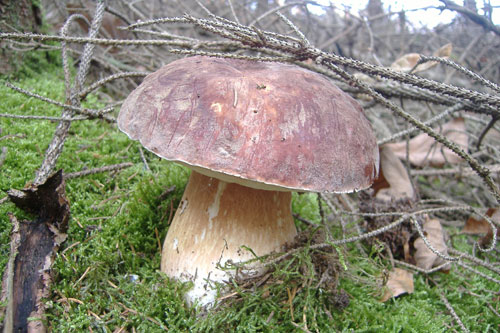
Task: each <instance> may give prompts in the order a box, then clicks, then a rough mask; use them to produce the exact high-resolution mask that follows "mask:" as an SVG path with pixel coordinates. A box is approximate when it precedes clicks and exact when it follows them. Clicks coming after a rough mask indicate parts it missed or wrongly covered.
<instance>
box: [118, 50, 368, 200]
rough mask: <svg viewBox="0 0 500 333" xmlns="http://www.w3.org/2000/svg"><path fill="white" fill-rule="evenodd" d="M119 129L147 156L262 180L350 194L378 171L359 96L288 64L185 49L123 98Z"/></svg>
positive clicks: (231, 179) (232, 178) (241, 178)
mask: <svg viewBox="0 0 500 333" xmlns="http://www.w3.org/2000/svg"><path fill="white" fill-rule="evenodd" d="M118 126H119V128H120V129H121V130H122V131H123V132H125V133H127V134H128V135H129V137H130V138H132V139H135V140H139V141H140V142H141V144H142V145H143V146H144V147H146V148H147V149H148V150H150V151H152V152H153V153H155V154H156V155H158V156H160V157H162V158H164V159H167V160H171V161H175V162H180V163H183V164H186V165H188V166H190V167H192V168H194V169H195V170H197V171H198V172H201V173H205V174H207V175H209V176H213V175H214V173H218V175H217V176H216V177H218V178H222V179H224V180H226V181H229V182H238V183H241V184H243V185H247V186H250V187H255V188H263V187H262V186H259V185H255V184H253V183H250V182H248V181H255V182H260V183H263V184H266V185H264V188H266V186H267V187H269V189H275V190H276V189H278V190H299V191H314V192H350V191H352V190H358V189H363V188H366V187H368V186H370V184H371V183H372V181H373V179H374V177H376V175H377V173H378V148H377V143H376V140H375V136H374V134H373V131H372V129H371V127H370V123H369V122H368V120H367V119H366V117H365V115H364V113H363V110H362V109H361V107H360V106H359V104H358V103H357V102H356V101H355V100H354V99H352V98H351V97H350V96H349V95H347V94H345V93H344V92H342V91H341V90H340V89H339V88H338V87H336V86H335V85H334V84H332V83H331V82H330V81H329V80H328V79H326V78H325V77H323V76H321V75H319V74H317V73H313V72H310V71H307V70H305V69H302V68H300V67H297V66H292V65H286V64H280V63H265V62H249V61H243V60H233V59H219V58H209V57H201V56H196V57H190V58H185V59H181V60H177V61H174V62H172V63H170V64H168V65H166V66H164V67H162V68H161V69H160V70H158V71H157V72H155V73H152V74H150V75H148V76H147V77H146V78H145V80H144V82H143V83H142V84H141V85H140V86H139V87H138V88H137V89H135V90H134V91H133V92H132V93H131V94H130V95H129V96H128V98H127V99H126V100H125V102H124V104H123V106H122V108H121V111H120V114H119V116H118Z"/></svg>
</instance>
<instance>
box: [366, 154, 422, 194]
mask: <svg viewBox="0 0 500 333" xmlns="http://www.w3.org/2000/svg"><path fill="white" fill-rule="evenodd" d="M372 188H373V189H374V190H375V197H376V198H378V199H382V200H385V201H391V200H393V199H400V198H404V197H406V198H413V197H414V196H415V192H414V191H413V186H412V184H411V181H410V177H409V176H408V172H407V171H406V168H405V167H404V165H403V163H402V162H401V161H400V160H399V159H398V157H397V156H396V155H395V154H394V152H393V151H392V150H391V148H389V147H387V146H382V147H380V173H379V177H378V178H377V179H376V180H375V183H374V184H373V187H372Z"/></svg>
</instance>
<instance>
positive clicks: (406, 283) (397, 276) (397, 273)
mask: <svg viewBox="0 0 500 333" xmlns="http://www.w3.org/2000/svg"><path fill="white" fill-rule="evenodd" d="M386 287H387V288H386V291H385V294H384V296H382V298H381V299H380V301H381V302H385V301H387V300H388V299H389V298H391V297H397V296H399V295H402V294H406V293H408V294H412V293H413V274H412V273H410V272H408V271H406V270H404V269H401V268H394V270H393V271H391V272H390V273H389V279H388V280H387V283H386Z"/></svg>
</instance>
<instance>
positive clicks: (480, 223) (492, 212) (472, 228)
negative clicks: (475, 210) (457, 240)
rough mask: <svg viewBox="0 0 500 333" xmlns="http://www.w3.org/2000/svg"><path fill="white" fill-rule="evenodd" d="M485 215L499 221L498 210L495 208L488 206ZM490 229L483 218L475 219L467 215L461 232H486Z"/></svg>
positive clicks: (499, 211) (499, 213) (472, 233)
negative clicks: (467, 217)
mask: <svg viewBox="0 0 500 333" xmlns="http://www.w3.org/2000/svg"><path fill="white" fill-rule="evenodd" d="M486 216H488V217H490V218H492V219H493V220H496V221H498V222H500V210H499V209H497V208H490V209H488V211H487V212H486ZM490 230H491V227H490V224H489V223H488V221H486V220H485V219H482V220H476V219H475V218H473V217H469V219H468V220H467V222H465V226H464V228H463V229H462V233H463V234H471V235H477V234H487V233H488V232H489V231H490Z"/></svg>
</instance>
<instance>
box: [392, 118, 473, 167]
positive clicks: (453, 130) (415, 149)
mask: <svg viewBox="0 0 500 333" xmlns="http://www.w3.org/2000/svg"><path fill="white" fill-rule="evenodd" d="M434 130H435V131H436V132H438V133H441V134H442V135H443V136H445V137H446V138H447V139H448V140H449V141H451V142H454V143H456V144H457V145H459V146H460V147H461V148H462V149H463V150H465V151H468V138H467V134H466V133H465V122H464V119H463V118H455V119H453V120H451V121H449V122H447V123H446V124H444V125H443V126H442V127H441V128H438V129H434ZM386 146H388V147H390V148H391V149H392V151H393V152H394V154H396V156H397V157H399V158H400V159H405V158H406V141H400V142H396V143H388V144H386ZM409 150H410V151H409V159H410V162H411V164H413V165H416V166H419V167H423V166H426V165H431V166H439V167H441V166H443V165H444V164H445V163H446V162H448V163H451V164H455V163H459V162H461V161H462V159H461V158H460V157H459V156H458V155H456V154H455V153H453V152H452V151H451V150H449V149H448V148H445V147H444V146H443V145H442V144H441V143H438V142H436V141H434V139H433V138H431V137H430V136H428V135H427V134H425V133H422V134H419V135H417V136H416V137H414V138H413V139H411V140H410V142H409Z"/></svg>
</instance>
